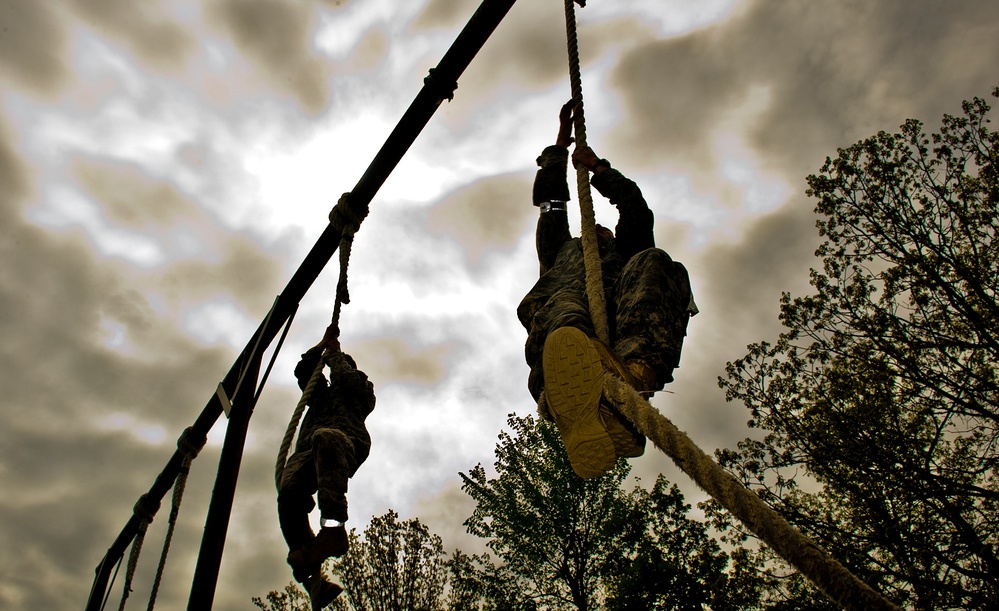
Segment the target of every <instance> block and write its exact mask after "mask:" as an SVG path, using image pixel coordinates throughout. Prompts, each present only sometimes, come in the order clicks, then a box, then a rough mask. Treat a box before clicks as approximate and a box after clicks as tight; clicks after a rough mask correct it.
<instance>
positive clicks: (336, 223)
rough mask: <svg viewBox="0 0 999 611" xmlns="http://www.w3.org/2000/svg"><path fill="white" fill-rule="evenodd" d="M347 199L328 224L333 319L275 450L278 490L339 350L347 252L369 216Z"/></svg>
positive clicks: (346, 195)
mask: <svg viewBox="0 0 999 611" xmlns="http://www.w3.org/2000/svg"><path fill="white" fill-rule="evenodd" d="M349 196H350V193H344V194H343V195H341V196H340V200H339V201H338V202H337V204H336V206H334V207H333V210H331V211H330V223H331V224H332V225H333V227H335V228H336V229H338V230H339V231H340V277H339V279H338V280H337V285H336V303H335V304H334V305H333V316H332V319H331V321H330V324H329V326H328V327H327V328H326V334H325V335H324V336H323V341H322V342H321V343H322V344H323V345H324V346H325V348H324V350H323V356H322V358H320V359H319V363H318V364H317V365H316V368H315V370H313V372H312V376H311V377H310V378H309V383H308V384H306V386H305V390H304V391H303V392H302V398H301V399H299V401H298V405H296V406H295V411H294V413H293V414H292V416H291V421H290V422H289V423H288V428H287V429H286V430H285V432H284V438H283V439H282V440H281V448H280V449H279V450H278V456H277V462H276V463H275V465H274V486H275V487H276V488H277V489H278V490H280V489H281V479H282V478H283V477H284V467H285V465H286V464H287V463H288V453H289V452H290V451H291V443H292V441H293V440H294V439H295V433H296V432H297V431H298V424H299V422H301V420H302V414H303V413H305V407H306V405H308V403H309V399H310V398H311V397H312V392H313V391H314V390H315V388H316V384H318V383H319V380H320V379H321V378H322V375H323V367H324V366H325V364H326V361H327V359H328V358H330V357H331V354H330V353H331V352H339V351H340V350H339V346H340V342H339V337H340V310H341V304H343V303H350V293H349V291H348V290H347V266H348V265H349V264H350V251H351V248H352V246H353V244H354V234H355V233H357V230H358V229H360V228H361V222H362V221H364V218H365V217H366V216H367V215H368V209H367V207H365V209H364V210H362V211H361V213H360V214H358V213H357V212H356V211H355V210H354V209H353V208H352V207H351V206H350V202H349Z"/></svg>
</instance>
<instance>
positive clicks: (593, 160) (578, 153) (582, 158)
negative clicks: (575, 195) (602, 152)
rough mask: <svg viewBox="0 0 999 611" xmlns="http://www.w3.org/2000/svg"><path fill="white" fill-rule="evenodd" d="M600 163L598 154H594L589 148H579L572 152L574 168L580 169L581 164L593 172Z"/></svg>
mask: <svg viewBox="0 0 999 611" xmlns="http://www.w3.org/2000/svg"><path fill="white" fill-rule="evenodd" d="M599 162H600V158H599V157H597V154H596V153H594V152H593V149H591V148H590V147H588V146H577V147H576V148H575V150H573V151H572V165H573V167H579V165H580V164H582V166H583V167H584V168H586V169H587V170H590V171H591V172H592V171H593V168H594V167H596V165H597V164H598V163H599Z"/></svg>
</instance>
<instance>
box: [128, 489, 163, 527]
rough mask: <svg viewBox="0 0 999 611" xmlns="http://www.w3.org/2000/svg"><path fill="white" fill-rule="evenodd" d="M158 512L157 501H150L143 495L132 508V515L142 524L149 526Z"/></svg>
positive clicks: (158, 504) (158, 505)
mask: <svg viewBox="0 0 999 611" xmlns="http://www.w3.org/2000/svg"><path fill="white" fill-rule="evenodd" d="M159 510H160V503H159V501H152V500H150V498H149V495H148V494H143V495H142V496H140V497H139V500H138V501H136V502H135V506H133V507H132V513H133V514H134V515H135V517H137V518H139V520H140V521H141V522H142V523H144V524H149V523H151V522H152V521H153V518H155V517H156V512H157V511H159Z"/></svg>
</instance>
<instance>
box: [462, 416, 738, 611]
mask: <svg viewBox="0 0 999 611" xmlns="http://www.w3.org/2000/svg"><path fill="white" fill-rule="evenodd" d="M508 424H509V425H510V427H511V429H512V431H513V433H512V434H511V433H508V432H505V431H504V432H502V433H501V434H500V440H499V443H498V444H497V447H496V458H497V460H496V463H495V469H496V477H493V478H490V477H488V476H487V474H486V471H485V469H484V468H483V467H482V465H477V466H476V467H475V468H474V469H472V470H471V471H470V472H469V473H468V474H467V475H466V474H462V476H461V477H462V480H463V481H464V486H463V488H464V490H465V491H466V492H467V493H468V494H469V495H470V496H471V497H472V498H473V499H474V500H475V501H476V503H477V504H476V508H475V511H474V513H473V514H472V516H471V517H470V518H469V519H468V520H467V521H466V522H465V524H466V527H467V528H468V531H469V532H470V533H472V534H474V535H477V536H479V537H483V538H485V539H487V545H488V547H489V549H490V550H491V551H492V552H493V553H494V554H495V555H496V557H497V559H498V563H496V564H494V563H493V562H492V560H491V559H490V558H489V557H488V556H487V555H486V556H481V557H473V558H470V559H467V560H468V562H467V563H466V566H465V569H466V570H465V575H466V577H469V576H470V577H469V578H470V579H471V580H472V581H476V582H477V584H478V591H479V592H480V593H481V595H482V596H483V597H484V599H485V600H486V601H487V605H486V606H485V608H486V609H522V610H529V609H553V610H554V609H580V610H587V609H598V608H606V609H701V608H702V605H703V604H706V603H708V602H710V601H711V599H712V596H713V595H714V594H719V593H721V592H724V591H725V590H726V588H725V586H726V585H727V582H726V580H725V577H724V574H723V569H724V567H725V563H726V556H725V554H724V553H722V552H721V551H720V550H719V548H718V544H717V543H716V542H715V541H714V540H712V539H711V538H710V537H709V536H708V535H707V531H706V526H705V525H704V524H702V523H699V522H696V521H693V520H690V519H688V518H687V517H686V512H687V511H688V510H689V506H687V505H685V504H684V502H683V497H682V495H681V494H680V492H679V491H678V490H677V488H676V487H675V486H670V485H669V484H668V482H667V481H666V480H665V479H664V478H662V477H660V478H659V479H658V480H657V481H656V483H655V485H654V486H653V488H652V489H651V490H646V489H644V488H642V487H641V486H637V487H635V488H634V489H633V490H632V491H631V492H625V491H624V490H623V489H622V484H623V483H624V481H625V479H626V478H627V477H628V474H629V472H630V467H629V466H628V463H627V462H626V461H624V460H620V461H618V463H617V465H616V466H615V467H614V469H613V470H611V471H610V472H609V473H608V474H606V475H605V476H603V477H600V478H595V479H582V478H579V477H577V476H576V475H575V474H574V473H573V471H572V469H571V467H570V465H569V461H568V457H567V455H566V454H565V451H564V450H563V448H562V444H561V439H560V438H559V434H558V431H557V430H556V428H555V427H554V425H552V424H549V423H547V422H535V421H534V420H533V419H532V418H531V417H529V416H528V417H524V418H518V417H515V416H511V417H510V418H509V419H508Z"/></svg>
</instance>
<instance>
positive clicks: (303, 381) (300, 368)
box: [295, 347, 326, 392]
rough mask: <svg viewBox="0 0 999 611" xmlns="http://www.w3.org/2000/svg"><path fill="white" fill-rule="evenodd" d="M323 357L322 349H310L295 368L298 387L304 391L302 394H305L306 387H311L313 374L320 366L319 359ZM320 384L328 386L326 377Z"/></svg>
mask: <svg viewBox="0 0 999 611" xmlns="http://www.w3.org/2000/svg"><path fill="white" fill-rule="evenodd" d="M322 356H323V349H322V348H318V347H316V348H310V349H309V350H308V351H307V352H306V353H305V354H303V355H302V359H301V360H300V361H298V365H296V366H295V377H296V378H297V379H298V387H299V388H301V389H302V392H305V387H306V386H308V385H309V380H311V379H312V372H314V371H315V370H316V366H317V365H319V359H320V358H322ZM319 384H320V385H322V386H323V387H325V386H326V377H325V376H323V378H322V379H321V380H320V382H319Z"/></svg>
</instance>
